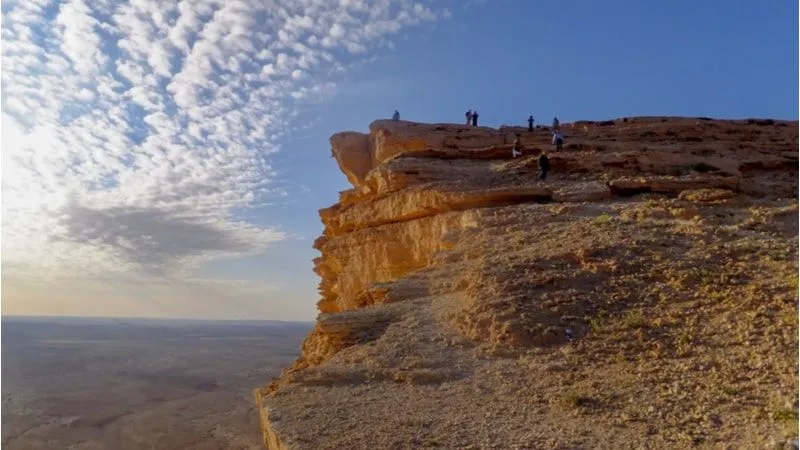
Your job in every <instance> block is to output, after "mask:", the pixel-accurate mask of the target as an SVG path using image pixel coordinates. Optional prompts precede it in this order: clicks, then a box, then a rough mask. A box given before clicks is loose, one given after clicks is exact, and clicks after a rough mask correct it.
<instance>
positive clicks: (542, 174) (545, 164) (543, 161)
mask: <svg viewBox="0 0 800 450" xmlns="http://www.w3.org/2000/svg"><path fill="white" fill-rule="evenodd" d="M537 162H538V163H539V175H537V176H536V181H545V180H546V179H547V172H550V160H549V159H548V158H547V155H546V154H545V153H544V151H542V153H541V154H540V155H539V158H538V159H537Z"/></svg>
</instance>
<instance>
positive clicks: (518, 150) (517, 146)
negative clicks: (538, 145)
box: [511, 135, 522, 158]
mask: <svg viewBox="0 0 800 450" xmlns="http://www.w3.org/2000/svg"><path fill="white" fill-rule="evenodd" d="M517 156H522V141H520V140H519V135H517V138H516V139H514V148H512V149H511V157H512V158H516V157H517Z"/></svg>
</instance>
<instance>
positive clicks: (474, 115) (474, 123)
mask: <svg viewBox="0 0 800 450" xmlns="http://www.w3.org/2000/svg"><path fill="white" fill-rule="evenodd" d="M472 126H473V127H477V126H478V111H472Z"/></svg>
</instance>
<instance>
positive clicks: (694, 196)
mask: <svg viewBox="0 0 800 450" xmlns="http://www.w3.org/2000/svg"><path fill="white" fill-rule="evenodd" d="M562 128H564V130H565V134H566V145H565V149H564V151H563V152H560V153H554V152H550V151H549V150H550V147H551V146H550V134H549V131H548V130H546V129H537V130H536V131H535V132H533V133H528V132H527V131H526V130H525V129H523V128H513V127H501V128H500V129H499V130H497V129H491V128H486V127H465V126H458V125H451V124H418V123H411V122H402V121H400V122H392V121H377V122H374V123H373V124H371V125H370V133H369V134H362V133H355V132H346V133H339V134H336V135H334V136H333V137H332V138H331V145H332V152H333V156H334V157H336V160H337V162H338V163H339V167H340V168H341V170H342V172H343V173H344V174H345V175H346V176H347V178H348V180H349V181H350V182H351V183H352V184H353V186H354V187H353V189H350V190H347V191H344V192H342V193H341V194H340V201H339V202H338V203H337V204H335V205H333V206H331V207H330V208H326V209H323V210H321V211H320V217H321V218H322V221H323V223H324V225H325V231H324V233H323V235H322V236H321V237H320V238H319V239H317V241H316V242H315V244H314V246H315V248H316V249H318V250H319V251H320V253H321V256H320V257H319V258H317V259H316V260H315V271H316V272H317V274H319V276H320V277H321V280H322V281H321V283H320V293H321V300H320V301H319V303H318V306H319V310H320V312H321V314H320V316H319V319H318V322H317V325H316V327H315V328H314V330H313V331H312V332H311V333H310V334H309V335H308V337H307V338H306V339H305V341H304V343H303V346H302V354H301V356H300V357H299V358H298V360H297V361H296V362H295V363H294V364H293V365H292V366H291V367H289V368H287V369H286V370H285V371H284V373H283V374H282V375H281V377H279V378H278V379H277V380H275V381H273V382H272V383H271V384H270V385H269V387H267V388H264V389H261V390H258V391H257V392H256V400H257V402H258V404H259V407H260V410H261V421H262V426H263V428H264V432H265V443H266V445H267V447H268V448H274V449H279V448H280V449H284V448H289V449H300V448H314V449H317V448H395V447H398V448H405V447H409V446H410V447H415V448H417V447H431V446H442V447H445V448H457V447H465V446H470V445H472V446H474V447H473V448H488V447H496V448H520V447H523V448H530V447H543V448H555V447H559V446H565V447H564V448H574V447H575V446H576V445H577V446H580V445H589V446H591V447H593V448H621V447H620V445H622V446H626V447H627V446H631V445H634V444H636V443H640V444H641V445H645V446H649V447H652V446H653V445H655V446H656V447H659V446H664V445H666V446H669V447H682V446H688V445H702V444H707V445H713V444H714V443H719V442H729V443H745V444H746V445H745V446H750V445H758V444H761V443H764V442H771V441H770V439H778V440H780V439H785V438H787V437H791V434H792V432H791V431H787V430H786V429H784V428H783V426H784V425H785V424H782V423H780V420H776V419H775V417H776V414H777V415H778V416H781V417H784V416H786V415H787V414H788V417H795V418H796V413H797V405H796V403H794V402H793V401H792V400H791V399H796V398H797V370H796V361H797V360H796V355H795V350H796V347H797V323H796V316H797V307H796V303H795V291H796V289H797V280H796V271H797V269H796V264H795V263H796V249H797V201H796V193H797V180H798V178H797V177H798V171H797V168H798V153H797V145H798V127H797V122H780V121H778V122H776V121H770V120H767V121H763V120H750V121H746V120H745V121H718V120H709V119H693V118H692V119H690V118H647V117H641V118H628V119H624V120H622V119H621V120H616V121H605V122H599V123H592V122H577V123H574V124H568V125H565V126H562ZM514 133H520V134H521V140H522V143H523V146H524V149H523V156H522V157H521V158H511V145H512V142H513V140H514ZM540 149H546V150H547V151H548V154H549V157H550V163H551V167H552V171H551V173H550V176H549V177H548V179H547V181H546V182H537V181H535V176H536V171H537V164H536V156H537V155H538V154H539V150H540ZM692 371H703V373H706V374H708V375H707V376H705V377H700V376H697V377H691V376H689V377H687V376H686V375H687V374H688V373H691V372H692ZM734 391H735V392H736V393H746V398H747V399H748V400H747V401H748V402H749V403H747V405H748V406H746V407H743V406H742V400H737V401H734V400H731V401H727V400H726V399H728V397H735V396H734V394H732V393H733V392H734ZM725 392H728V394H725ZM743 395H744V394H743ZM741 398H745V397H741ZM787 401H788V402H789V403H787ZM753 405H754V406H753ZM754 411H755V412H754ZM776 411H782V412H781V413H780V414H779V413H778V412H776ZM781 414H783V415H781ZM792 414H794V416H791V415H792ZM712 434H713V436H712ZM634 446H635V445H634Z"/></svg>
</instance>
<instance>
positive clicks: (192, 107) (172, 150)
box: [2, 0, 450, 314]
mask: <svg viewBox="0 0 800 450" xmlns="http://www.w3.org/2000/svg"><path fill="white" fill-rule="evenodd" d="M449 16H450V11H449V10H448V9H447V8H443V7H435V6H434V7H432V6H431V5H428V4H426V3H425V2H415V1H410V0H398V1H390V0H385V1H363V0H341V1H330V0H305V1H291V2H286V1H284V2H281V1H269V0H221V1H215V0H197V1H193V0H182V1H176V2H172V1H160V0H158V1H157V0H138V1H137V0H134V1H131V2H117V1H108V0H91V1H89V0H68V1H61V2H58V1H51V0H20V1H17V2H14V1H5V2H3V22H2V40H3V46H2V58H3V60H2V67H3V70H2V86H3V98H2V113H3V114H2V168H3V170H2V172H3V173H2V175H3V185H2V187H3V197H2V201H3V203H2V217H3V223H2V225H3V236H2V237H3V239H2V257H3V283H4V288H8V290H7V292H6V294H7V295H6V296H4V297H6V298H4V300H5V301H4V306H5V307H6V309H5V311H10V312H14V311H17V310H26V309H34V310H36V308H28V307H29V306H31V305H27V307H26V306H25V305H23V303H30V302H32V301H33V300H30V299H25V298H20V296H21V297H25V295H26V294H25V292H24V291H25V289H23V287H25V286H28V287H30V286H36V285H39V288H40V290H44V289H42V288H44V286H46V288H45V289H47V290H53V291H54V292H53V294H54V295H57V294H58V293H57V292H56V291H58V290H59V289H66V290H75V289H74V287H76V286H75V285H82V284H90V285H92V288H94V289H101V290H104V291H108V292H111V293H112V295H116V296H119V295H120V294H123V295H122V296H123V297H126V296H127V297H131V296H134V297H135V295H132V293H131V292H130V288H129V287H127V285H129V284H132V285H137V284H138V285H142V284H151V285H153V289H152V290H154V291H158V293H159V294H160V295H166V296H169V289H166V292H165V290H164V289H162V288H161V287H163V286H170V285H175V286H183V287H187V286H189V287H194V288H197V287H198V286H202V288H203V289H211V290H212V291H214V292H215V293H217V292H227V293H228V294H229V295H232V296H235V295H237V293H241V291H243V290H245V291H246V290H248V289H249V290H253V289H255V291H256V292H257V293H259V294H261V295H263V296H264V297H265V299H264V301H266V302H268V301H269V300H268V299H267V298H266V297H268V296H269V294H270V292H269V291H270V290H269V286H264V285H262V284H263V283H261V282H259V281H258V280H236V279H230V278H228V279H225V280H213V279H203V280H200V281H198V280H197V279H194V277H193V275H192V271H193V270H194V269H196V268H198V267H199V266H201V265H202V264H204V263H206V262H208V261H211V260H216V259H224V258H236V257H242V256H248V255H257V254H260V253H263V252H265V251H266V250H267V249H268V248H269V246H270V245H271V244H273V243H275V242H278V241H281V240H285V239H288V238H290V237H291V233H292V231H291V230H287V229H285V228H283V227H281V224H280V221H279V220H277V218H274V220H272V221H271V222H272V223H271V225H267V226H261V225H255V224H253V223H248V222H247V221H245V220H241V219H237V215H236V212H237V211H238V210H242V209H248V208H251V207H253V206H255V205H259V204H261V203H269V202H270V200H271V199H274V198H276V197H280V196H282V195H285V189H284V188H282V187H281V186H280V185H278V184H276V182H275V180H276V179H277V178H278V177H279V174H278V173H277V172H276V170H275V169H274V168H273V166H272V164H271V163H270V155H272V154H274V153H276V152H279V151H280V150H281V147H280V139H281V137H282V136H283V135H284V134H285V133H286V132H287V129H289V128H290V127H292V125H293V122H292V118H293V116H296V115H297V114H298V111H299V110H300V109H301V108H302V107H303V106H302V105H303V104H304V103H306V104H307V102H308V101H309V100H311V101H313V100H314V99H316V100H321V99H324V97H325V96H326V95H328V94H329V92H330V91H331V90H332V89H335V83H334V82H333V81H331V80H333V79H335V77H336V74H338V73H342V72H344V71H347V70H348V66H349V65H352V64H354V63H357V62H358V61H359V60H363V59H366V58H368V55H367V53H368V52H370V51H375V50H376V49H381V48H388V47H390V46H391V45H392V42H391V38H392V37H393V36H394V35H396V34H397V33H398V32H400V31H401V30H403V29H408V28H413V27H415V26H417V25H419V24H421V23H425V22H435V21H437V20H441V19H445V18H447V17H449ZM120 283H123V284H120ZM68 285H69V286H68ZM156 286H158V287H156ZM117 288H118V289H117ZM15 289H16V290H15ZM4 290H5V289H4ZM115 290H118V291H126V292H117V293H116V294H113V291H115ZM18 291H22V292H18ZM76 291H77V292H76V293H75V294H74V295H73V297H74V296H78V297H80V296H81V295H82V293H83V291H87V292H85V294H86V295H85V297H86V299H87V301H89V302H94V301H98V302H99V301H101V300H98V299H97V298H96V297H95V298H91V297H93V296H95V295H97V294H92V293H91V292H88V289H86V286H82V287H81V288H80V289H77V290H76ZM245 293H246V292H245ZM39 294H40V295H39V296H40V297H43V296H46V295H47V293H46V292H40V293H39ZM177 294H178V292H177V289H176V295H177ZM145 297H152V295H150V296H144V297H141V298H142V299H143V300H142V301H143V302H145V301H146V300H144V298H145ZM69 301H70V302H74V301H75V300H74V299H72V300H69ZM112 303H113V301H112ZM310 303H312V304H313V302H310ZM66 309H69V308H66ZM107 309H108V308H105V307H103V306H102V305H98V307H97V308H88V309H87V310H86V313H87V314H92V313H93V311H98V312H100V313H109V311H107ZM134 309H135V308H134ZM142 309H143V310H147V308H146V307H145V308H142ZM256 310H258V308H256ZM110 312H111V313H113V311H110Z"/></svg>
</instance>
